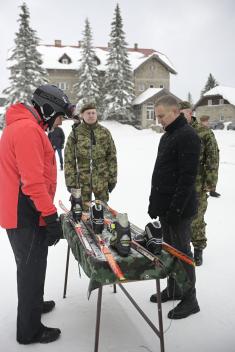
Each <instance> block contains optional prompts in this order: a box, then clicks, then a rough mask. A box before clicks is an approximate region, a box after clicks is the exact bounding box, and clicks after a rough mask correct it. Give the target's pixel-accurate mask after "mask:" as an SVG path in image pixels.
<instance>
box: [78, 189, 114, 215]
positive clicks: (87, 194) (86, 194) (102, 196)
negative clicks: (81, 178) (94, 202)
mask: <svg viewBox="0 0 235 352" xmlns="http://www.w3.org/2000/svg"><path fill="white" fill-rule="evenodd" d="M81 192H82V204H83V210H84V211H88V210H89V206H88V205H87V203H88V202H89V201H90V200H91V197H92V194H91V187H90V185H83V186H82V187H81ZM92 193H93V194H94V196H95V199H99V200H102V201H103V202H108V200H109V192H108V189H103V190H102V191H99V192H96V191H95V190H93V189H92Z"/></svg>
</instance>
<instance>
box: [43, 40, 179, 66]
mask: <svg viewBox="0 0 235 352" xmlns="http://www.w3.org/2000/svg"><path fill="white" fill-rule="evenodd" d="M94 50H95V53H96V56H97V57H98V59H99V60H100V65H99V66H98V69H99V70H102V71H106V69H107V67H106V62H107V57H108V50H107V49H102V48H96V47H94ZM38 51H39V52H40V53H41V54H42V60H43V67H44V68H47V69H63V70H67V69H68V70H76V69H77V68H78V66H79V60H80V58H81V53H82V49H81V48H79V47H71V46H62V47H56V46H47V45H40V46H39V47H38ZM64 54H67V55H68V56H69V57H70V59H71V60H72V62H71V63H70V64H64V63H60V62H59V59H60V58H61V57H62V56H63V55H64ZM128 57H129V61H130V64H131V67H132V70H133V71H134V70H136V69H137V68H138V67H139V66H140V65H142V64H143V63H144V62H145V61H146V60H148V59H149V58H150V57H156V58H157V59H160V61H161V62H162V63H163V64H165V65H166V66H167V67H168V69H169V70H170V72H172V73H176V71H175V68H174V66H173V65H172V63H171V62H170V60H169V59H168V57H167V56H166V55H164V54H162V53H160V52H158V51H156V52H154V53H151V54H150V55H147V56H146V55H144V54H143V53H142V52H141V49H140V50H139V51H129V52H128Z"/></svg>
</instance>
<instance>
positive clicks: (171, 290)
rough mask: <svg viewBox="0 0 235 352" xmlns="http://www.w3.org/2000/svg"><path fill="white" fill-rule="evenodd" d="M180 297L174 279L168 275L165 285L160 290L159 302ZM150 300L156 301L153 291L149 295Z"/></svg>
mask: <svg viewBox="0 0 235 352" xmlns="http://www.w3.org/2000/svg"><path fill="white" fill-rule="evenodd" d="M180 299H182V292H181V290H180V289H179V287H178V286H177V284H176V282H175V279H173V278H172V277H170V278H169V279H168V280H167V287H166V288H165V289H164V290H163V291H162V292H161V302H162V303H165V302H167V301H174V300H176V301H177V300H180ZM150 302H153V303H157V294H156V293H154V294H153V295H152V296H151V297H150Z"/></svg>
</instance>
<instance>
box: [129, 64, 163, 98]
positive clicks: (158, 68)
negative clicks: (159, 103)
mask: <svg viewBox="0 0 235 352" xmlns="http://www.w3.org/2000/svg"><path fill="white" fill-rule="evenodd" d="M134 86H135V95H136V96H138V95H139V94H141V93H143V91H145V90H146V89H148V88H149V87H154V88H166V89H168V90H169V89H170V73H169V71H168V70H167V69H166V67H164V66H163V65H162V64H161V63H160V62H158V61H157V59H155V58H151V59H149V60H147V61H145V62H144V63H143V64H142V65H140V66H139V67H138V68H137V69H136V70H135V71H134Z"/></svg>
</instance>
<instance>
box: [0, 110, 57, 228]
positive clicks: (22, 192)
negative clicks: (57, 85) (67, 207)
mask: <svg viewBox="0 0 235 352" xmlns="http://www.w3.org/2000/svg"><path fill="white" fill-rule="evenodd" d="M35 114H36V116H38V120H36V117H35V116H34V115H33V114H32V113H31V112H30V111H29V110H28V109H27V108H26V107H25V106H24V105H23V104H15V105H12V106H11V107H10V108H9V109H8V110H7V112H6V127H5V129H4V130H3V133H2V137H1V140H0V180H1V182H0V226H2V227H3V228H6V229H10V228H22V227H28V226H32V225H35V224H37V225H38V224H39V222H40V225H45V222H44V221H43V219H42V218H40V219H39V217H40V215H41V216H42V217H43V216H48V215H51V214H53V213H55V212H56V208H55V206H54V205H53V198H54V194H55V190H56V161H55V153H54V150H53V148H52V146H51V143H50V141H49V139H48V137H47V135H46V133H45V132H44V130H43V127H42V125H40V121H41V119H40V117H39V115H37V112H36V110H35Z"/></svg>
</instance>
